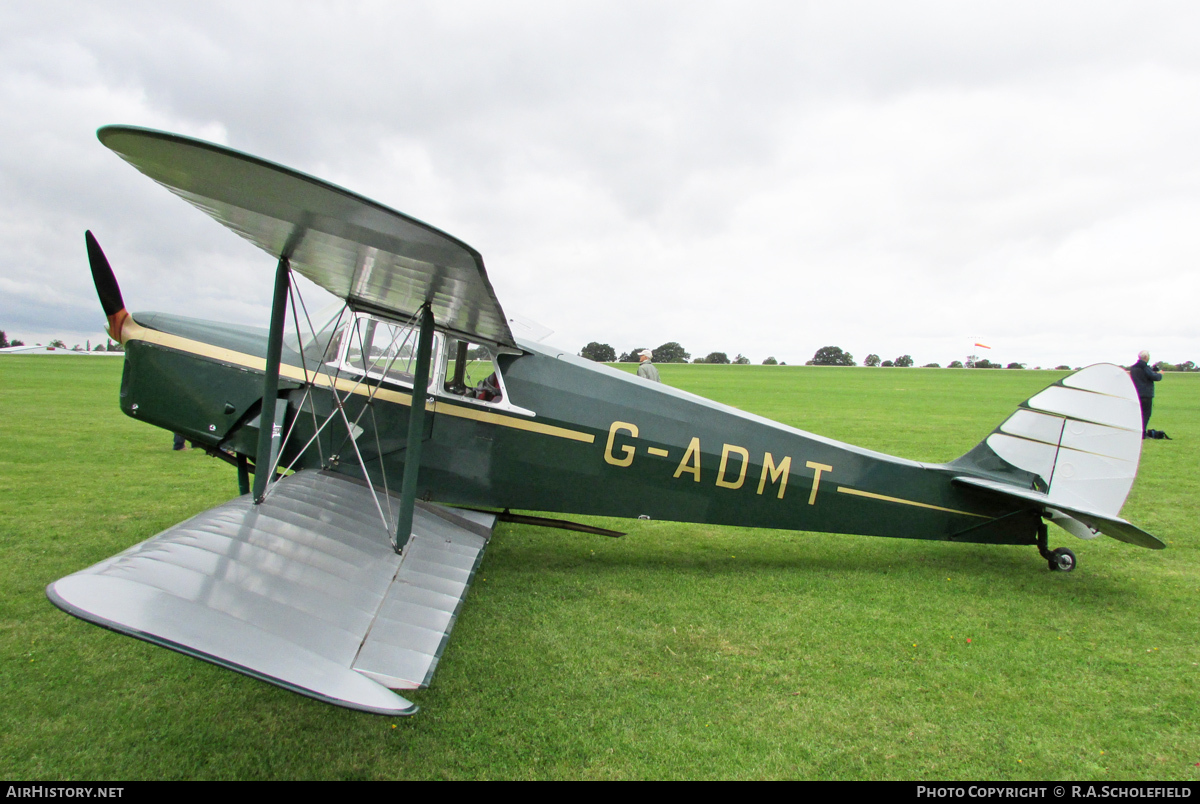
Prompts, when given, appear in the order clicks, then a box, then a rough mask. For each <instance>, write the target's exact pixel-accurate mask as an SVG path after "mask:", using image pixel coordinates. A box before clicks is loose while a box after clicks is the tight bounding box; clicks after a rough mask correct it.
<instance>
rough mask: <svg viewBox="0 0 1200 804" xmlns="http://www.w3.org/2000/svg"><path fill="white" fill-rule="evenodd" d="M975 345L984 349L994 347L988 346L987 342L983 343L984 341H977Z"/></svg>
mask: <svg viewBox="0 0 1200 804" xmlns="http://www.w3.org/2000/svg"><path fill="white" fill-rule="evenodd" d="M975 345H976V346H978V347H980V348H982V349H991V348H992V347H990V346H988V345H987V344H983V343H977V344H975Z"/></svg>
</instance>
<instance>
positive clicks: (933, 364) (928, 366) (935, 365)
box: [924, 363, 941, 368]
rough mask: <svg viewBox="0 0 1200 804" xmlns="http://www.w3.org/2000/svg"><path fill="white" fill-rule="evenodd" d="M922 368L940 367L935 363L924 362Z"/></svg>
mask: <svg viewBox="0 0 1200 804" xmlns="http://www.w3.org/2000/svg"><path fill="white" fill-rule="evenodd" d="M924 368H941V366H940V365H939V364H937V363H926V364H925V365H924Z"/></svg>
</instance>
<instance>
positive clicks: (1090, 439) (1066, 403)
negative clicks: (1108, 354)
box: [950, 363, 1165, 549]
mask: <svg viewBox="0 0 1200 804" xmlns="http://www.w3.org/2000/svg"><path fill="white" fill-rule="evenodd" d="M1141 454H1142V415H1141V407H1140V405H1139V403H1138V398H1137V392H1136V391H1135V390H1134V387H1133V382H1132V380H1130V379H1129V375H1128V374H1126V373H1125V370H1124V369H1122V368H1121V367H1119V366H1114V365H1112V364H1109V363H1102V364H1099V365H1095V366H1089V367H1088V368H1086V369H1083V370H1082V371H1077V372H1075V373H1074V374H1071V375H1069V376H1067V377H1064V378H1063V379H1061V380H1059V381H1058V382H1056V383H1054V384H1053V385H1051V386H1050V387H1049V388H1047V389H1046V390H1044V391H1042V392H1041V393H1039V394H1036V395H1035V396H1033V397H1031V398H1030V399H1028V400H1026V401H1025V402H1024V403H1023V404H1022V405H1021V406H1020V408H1018V409H1017V411H1016V412H1015V413H1013V415H1011V416H1009V417H1008V418H1007V419H1005V421H1004V423H1003V424H1001V425H1000V426H999V427H997V428H996V429H995V430H994V431H993V432H992V434H991V435H989V436H988V437H987V438H986V439H984V440H983V441H982V442H981V443H980V444H979V445H978V446H976V447H975V449H973V450H971V451H970V452H968V453H967V454H966V455H964V456H963V457H961V458H959V459H958V460H957V461H954V462H953V463H952V464H950V466H951V467H952V468H954V469H958V470H962V471H964V472H971V474H972V476H959V477H955V478H954V480H955V482H958V483H962V484H965V485H969V486H974V487H976V488H981V489H986V490H988V491H991V492H995V493H998V494H1003V495H1005V496H1008V497H1010V498H1013V499H1018V500H1021V501H1023V502H1025V503H1028V502H1034V503H1037V504H1039V505H1040V506H1041V508H1042V511H1043V513H1044V514H1046V515H1047V516H1049V517H1050V519H1051V521H1053V522H1054V523H1055V524H1057V525H1060V526H1061V527H1062V528H1063V529H1064V530H1067V531H1068V532H1070V533H1073V534H1074V535H1076V536H1079V537H1080V538H1093V537H1094V536H1095V535H1096V533H1097V532H1100V533H1104V534H1106V535H1108V536H1112V537H1113V538H1115V539H1119V540H1121V541H1124V542H1129V543H1131V544H1137V545H1140V546H1142V547H1150V548H1154V549H1161V548H1163V547H1164V546H1165V545H1164V544H1163V543H1162V542H1161V541H1159V540H1158V539H1156V538H1155V537H1153V536H1151V535H1150V534H1149V533H1146V532H1145V531H1143V530H1141V529H1140V528H1137V527H1135V526H1134V525H1131V524H1130V523H1128V522H1126V521H1125V520H1123V519H1121V518H1120V517H1119V516H1117V515H1118V514H1119V513H1120V511H1121V506H1122V505H1124V504H1125V498H1126V497H1128V496H1129V490H1130V488H1132V487H1133V481H1134V478H1135V477H1137V468H1138V461H1139V459H1140V458H1141Z"/></svg>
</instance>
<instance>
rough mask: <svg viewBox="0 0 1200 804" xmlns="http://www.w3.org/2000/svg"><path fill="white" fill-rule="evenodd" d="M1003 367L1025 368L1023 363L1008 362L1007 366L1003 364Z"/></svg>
mask: <svg viewBox="0 0 1200 804" xmlns="http://www.w3.org/2000/svg"><path fill="white" fill-rule="evenodd" d="M1005 368H1013V369H1023V368H1025V364H1024V363H1009V364H1008V365H1007V366H1005Z"/></svg>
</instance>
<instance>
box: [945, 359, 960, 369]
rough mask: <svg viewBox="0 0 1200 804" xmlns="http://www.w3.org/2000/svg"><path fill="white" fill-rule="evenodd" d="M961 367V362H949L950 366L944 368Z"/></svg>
mask: <svg viewBox="0 0 1200 804" xmlns="http://www.w3.org/2000/svg"><path fill="white" fill-rule="evenodd" d="M962 367H963V366H962V361H961V360H951V361H950V364H949V365H948V366H946V368H962Z"/></svg>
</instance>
